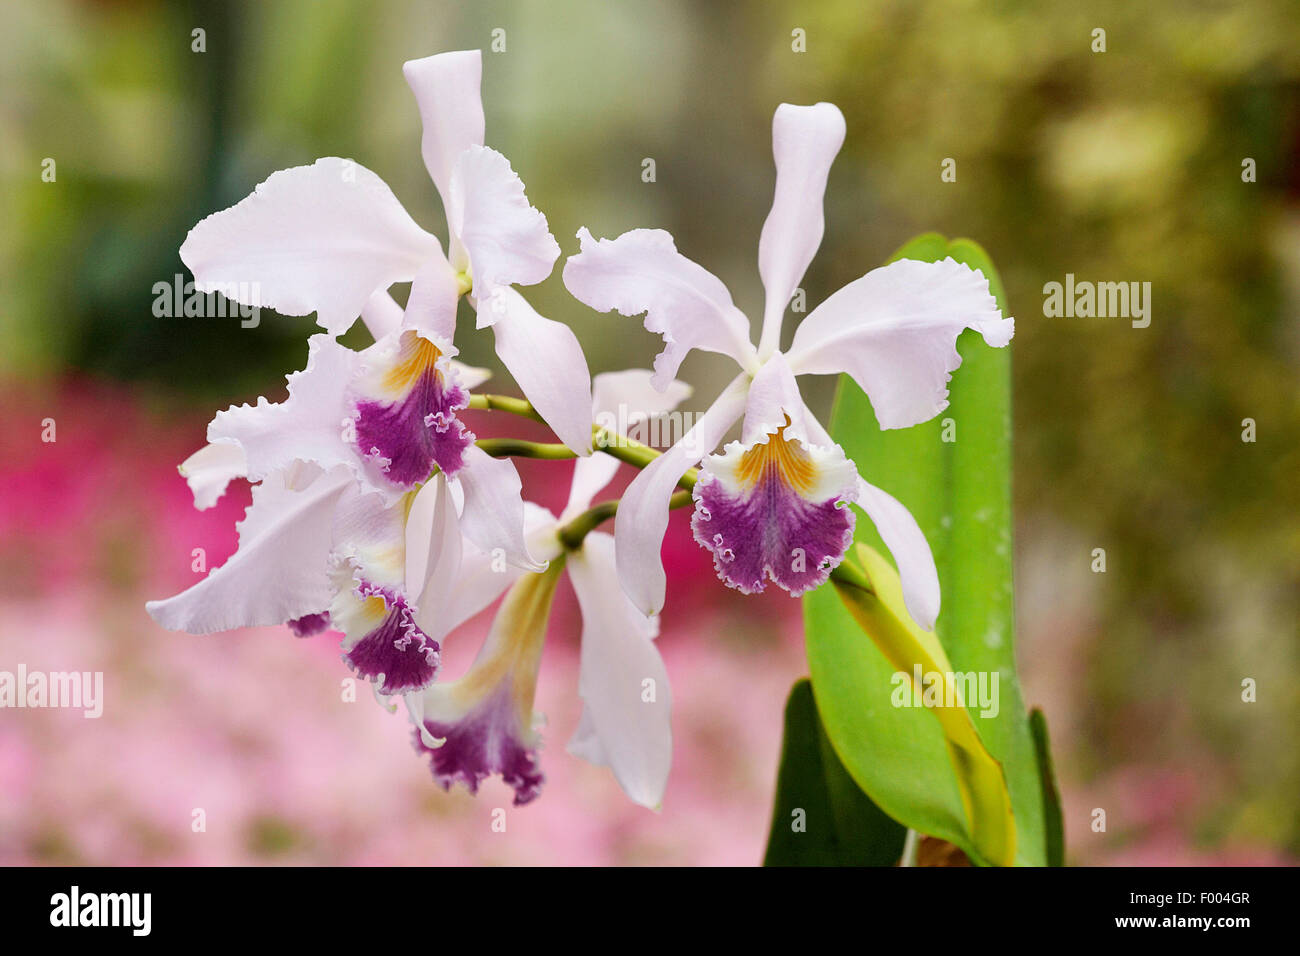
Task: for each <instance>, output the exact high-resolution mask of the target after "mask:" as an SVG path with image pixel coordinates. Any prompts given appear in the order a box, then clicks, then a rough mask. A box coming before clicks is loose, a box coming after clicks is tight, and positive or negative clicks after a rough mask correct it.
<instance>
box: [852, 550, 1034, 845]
mask: <svg viewBox="0 0 1300 956" xmlns="http://www.w3.org/2000/svg"><path fill="white" fill-rule="evenodd" d="M832 581H833V583H834V587H835V590H836V591H837V592H838V593H839V596H840V598H841V600H843V602H844V606H845V607H846V608H848V610H849V613H850V614H852V615H853V617H854V619H855V620H856V621H857V622H858V624H859V625H860V626H861V627H862V631H863V633H865V634H866V635H868V636H869V637H870V638H871V640H872V641H873V642H874V643H875V645H876V647H877V648H878V649H879V650H880V652H881V653H882V654H884V655H885V658H886V660H888V661H889V663H890V664H891V665H892V666H893V667H894V670H895V674H902V675H904V677H903V680H901V681H899V683H898V684H897V686H896V687H895V690H894V694H897V695H898V697H897V698H896V700H895V699H893V694H891V702H893V703H895V704H902V703H906V702H911V703H912V704H913V705H914V706H919V707H926V708H929V710H930V713H931V714H932V715H933V716H934V718H935V720H936V721H938V723H939V727H940V728H941V729H942V731H943V736H944V745H945V747H946V748H947V751H948V760H949V762H950V764H951V765H952V768H953V771H954V773H955V775H956V780H957V789H958V792H959V793H960V795H961V802H962V810H963V813H964V816H965V819H966V822H967V824H968V826H967V832H968V833H969V834H970V838H971V842H972V843H973V844H974V846H975V848H976V850H977V851H978V852H979V855H980V856H981V857H982V858H983V859H984V860H986V861H988V862H990V863H994V864H997V865H1000V866H1009V865H1010V864H1011V863H1013V862H1014V861H1015V850H1016V827H1015V820H1014V819H1013V816H1012V813H1011V797H1010V795H1009V794H1008V793H1007V785H1006V780H1005V778H1004V777H1003V775H1002V767H1001V766H999V764H998V762H997V761H996V760H994V759H993V757H992V755H991V754H989V752H988V750H987V749H986V748H985V747H984V742H983V741H982V740H980V736H979V732H978V731H977V730H976V729H975V723H974V721H972V720H971V715H970V712H969V711H967V710H966V707H965V699H966V697H967V696H968V693H969V692H968V690H964V689H963V688H961V687H960V686H959V685H958V683H957V681H956V680H955V679H954V676H953V666H952V664H951V663H949V661H948V656H947V655H946V654H945V653H944V651H943V646H942V645H941V644H940V643H939V639H938V638H937V637H936V636H935V635H934V634H933V633H931V632H929V631H924V630H922V629H921V628H920V627H919V626H918V625H917V623H916V622H915V621H914V620H912V617H911V615H910V614H908V612H907V608H906V606H905V605H904V603H903V585H902V583H901V582H900V581H899V579H898V572H897V571H895V570H894V568H893V567H892V566H891V565H890V564H889V562H888V561H886V560H885V558H884V557H883V556H882V555H881V554H880V552H878V551H876V550H875V549H874V548H869V547H867V546H866V545H865V544H862V543H861V542H859V543H858V544H855V545H854V546H853V552H852V554H851V555H849V556H846V557H845V559H844V563H843V564H842V565H841V566H840V570H839V571H838V572H837V573H836V575H835V577H834V578H833V579H832ZM909 675H910V676H909ZM936 692H937V693H936ZM931 694H935V698H934V700H933V701H930V700H928V699H927V697H928V695H931Z"/></svg>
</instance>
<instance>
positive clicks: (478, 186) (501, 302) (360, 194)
mask: <svg viewBox="0 0 1300 956" xmlns="http://www.w3.org/2000/svg"><path fill="white" fill-rule="evenodd" d="M402 72H403V74H404V75H405V77H406V81H407V84H408V85H409V86H410V88H411V90H412V92H413V93H414V94H415V99H416V104H417V106H418V107H419V110H420V116H421V119H422V120H423V124H424V135H423V138H422V141H421V152H422V154H423V157H424V163H425V166H426V167H427V169H428V171H429V175H430V176H431V177H432V179H433V182H434V185H435V186H436V187H437V190H438V194H439V195H440V196H441V197H442V201H443V208H444V209H445V211H446V214H447V225H448V230H449V233H450V235H449V243H448V252H447V254H444V253H443V248H442V245H441V243H440V242H439V241H438V239H437V237H435V236H433V235H431V234H430V233H428V232H426V231H425V230H424V229H422V228H421V227H420V226H419V225H417V224H416V222H415V221H414V220H413V219H412V218H411V217H410V215H408V214H407V212H406V210H405V209H403V208H402V205H401V203H399V202H398V201H397V198H396V197H395V196H394V195H393V193H392V191H391V190H390V189H389V188H388V186H387V185H385V184H384V182H383V180H381V179H380V178H379V177H378V176H377V175H376V174H375V173H373V172H371V171H370V170H368V169H366V168H365V167H363V166H360V165H358V164H356V163H354V162H352V161H351V160H344V159H339V158H337V157H326V158H323V159H318V160H317V161H316V162H315V163H314V164H312V165H311V166H296V167H293V168H292V169H284V170H281V171H279V172H277V173H273V174H272V175H271V176H270V178H268V179H267V180H266V181H265V182H263V183H261V184H260V185H259V186H258V187H257V188H256V189H255V190H254V191H253V193H252V194H251V195H249V196H247V197H246V198H244V199H243V200H241V201H240V202H238V203H236V204H235V205H234V206H232V207H230V208H229V209H226V210H224V211H222V212H218V213H214V214H213V215H211V216H208V217H207V218H206V219H204V220H203V221H202V222H200V223H199V224H198V225H196V226H195V227H194V228H193V229H192V230H190V233H189V235H188V236H187V237H186V239H185V242H184V243H183V244H182V245H181V259H183V260H184V262H185V264H186V265H187V266H189V268H190V269H191V271H192V272H193V273H194V279H195V286H196V288H198V289H199V290H201V291H206V290H210V289H221V290H222V291H227V290H231V289H238V290H240V294H243V295H245V296H246V297H248V299H249V301H247V302H244V304H246V305H258V306H268V307H271V308H275V309H277V310H279V311H280V312H284V313H286V314H288V315H306V314H308V313H310V312H315V313H316V320H317V322H318V323H319V324H320V326H321V327H322V328H324V329H325V330H326V332H327V333H328V335H329V336H330V337H331V338H332V337H333V336H337V335H338V334H340V333H342V332H345V331H346V330H347V329H348V328H349V327H350V326H351V325H352V323H353V322H354V321H355V320H356V318H357V316H358V315H360V316H361V317H362V318H363V319H364V320H365V322H366V324H367V326H368V327H369V328H370V330H371V332H372V333H373V334H374V336H375V339H376V340H377V341H376V346H375V349H376V352H375V354H373V355H372V356H370V360H371V361H370V365H371V371H372V373H373V375H372V380H368V381H367V383H366V384H367V385H368V387H369V390H368V389H367V388H366V387H361V388H359V389H358V395H357V398H358V400H359V402H367V403H369V404H362V405H360V406H359V407H360V410H361V417H360V419H359V420H358V431H359V436H358V437H359V439H360V440H361V441H363V442H369V441H371V439H372V438H373V439H375V446H376V447H377V448H378V449H379V454H380V455H381V456H383V457H387V458H389V459H390V467H391V468H392V469H393V470H394V471H395V473H397V474H400V475H402V476H405V477H412V476H414V477H418V478H421V479H422V478H423V477H424V475H421V474H420V473H419V469H420V467H423V464H424V462H421V461H416V460H414V459H415V458H416V456H415V454H414V450H413V449H409V448H408V449H406V453H407V455H408V456H409V459H410V460H408V459H401V460H399V459H396V458H394V457H393V456H392V455H391V454H390V451H394V450H395V449H393V448H392V447H391V445H392V444H393V443H392V442H391V440H390V442H389V443H385V440H384V439H385V437H386V436H390V433H391V432H392V431H393V430H394V429H397V428H402V427H404V426H407V425H409V424H410V423H411V422H417V423H418V422H420V421H422V419H423V418H426V417H429V416H433V417H435V418H439V428H440V429H441V427H442V425H443V424H444V423H445V422H446V421H447V420H449V419H450V418H451V417H452V416H453V415H454V412H455V411H456V410H457V407H456V405H457V400H458V398H459V392H458V391H457V387H456V385H455V383H453V382H448V381H446V380H445V377H444V374H445V373H444V371H443V369H442V368H441V367H440V366H439V365H438V360H439V359H440V358H441V357H443V356H447V357H450V356H454V355H455V354H456V350H455V348H454V346H453V345H452V339H453V337H454V332H455V326H456V307H457V303H458V301H459V299H460V296H461V295H466V296H467V297H468V299H469V301H470V303H471V304H472V305H473V306H474V308H475V310H476V312H477V315H478V321H477V325H478V328H480V329H482V328H487V327H489V326H490V327H491V328H492V330H493V333H494V338H495V342H496V350H497V355H498V357H499V358H500V359H501V361H502V363H503V364H504V365H505V367H506V368H507V369H508V370H509V371H510V374H511V375H512V376H513V377H514V379H515V381H516V382H517V383H518V384H519V387H520V388H521V389H523V391H524V393H525V394H526V395H527V396H528V398H529V400H530V401H531V402H532V403H533V405H534V407H536V408H537V410H538V412H539V413H540V414H541V416H542V417H543V418H544V419H545V420H546V422H547V424H549V425H550V426H551V427H552V428H553V429H554V430H555V433H556V435H558V436H559V438H560V440H561V441H563V442H565V443H566V444H567V445H569V447H570V448H572V449H573V450H574V451H575V452H577V453H578V454H579V455H584V454H587V453H588V452H589V451H590V448H591V421H590V418H589V414H590V410H591V390H590V376H589V374H588V372H587V363H586V359H585V358H584V357H583V354H582V349H581V347H580V346H579V345H578V341H577V338H576V337H575V336H574V334H573V331H572V330H571V329H570V328H569V327H568V326H566V325H564V324H563V323H560V322H555V321H552V320H550V319H546V318H543V317H542V316H540V315H538V314H537V313H536V312H535V311H534V310H533V309H532V307H531V306H529V304H528V303H527V301H526V300H525V299H524V298H523V296H521V295H520V294H519V293H518V292H516V291H515V290H514V288H513V286H514V285H534V284H536V283H538V282H541V281H542V280H543V279H545V278H546V277H547V276H549V275H550V273H551V270H552V268H553V267H554V265H555V260H556V259H557V258H558V257H559V254H560V249H559V246H558V245H557V244H556V242H555V239H554V238H553V237H552V236H551V234H550V232H549V231H548V228H547V223H546V217H545V216H543V215H542V214H541V213H540V212H538V211H537V210H536V209H534V208H533V207H532V206H530V205H529V203H528V199H527V197H526V196H525V194H524V186H523V183H522V182H521V181H520V180H519V177H518V176H517V175H516V174H515V172H514V170H513V169H512V168H511V166H510V162H509V161H508V160H507V159H506V158H505V157H504V156H502V155H501V154H500V153H498V152H497V151H496V150H493V149H490V148H488V147H486V146H484V145H483V134H484V119H483V102H482V99H481V96H480V80H481V74H482V55H481V53H480V52H479V51H478V50H468V51H462V52H456V53H442V54H438V55H437V56H430V57H426V58H424V59H421V60H411V61H409V62H407V63H406V64H405V65H404V66H403V67H402ZM397 282H412V283H413V284H412V288H411V295H410V299H409V301H408V303H407V307H406V310H405V313H403V311H402V310H401V309H399V308H398V307H397V305H396V304H395V303H394V302H393V300H392V298H391V297H390V296H389V294H388V291H387V290H388V288H389V286H391V285H393V284H394V283H397ZM240 301H241V302H242V301H244V300H243V299H241V300H240ZM422 341H423V343H427V344H422ZM322 351H323V349H322ZM381 358H386V359H387V361H386V362H385V361H381ZM398 369H402V370H405V371H406V372H409V373H410V375H409V377H408V378H406V379H403V378H402V375H401V373H399V372H398V371H397V370H398ZM427 369H433V370H434V371H435V373H436V374H432V375H431V376H429V377H427V378H421V377H420V376H419V374H418V373H419V372H421V371H424V370H427ZM403 384H405V385H407V386H410V387H408V388H405V389H404V388H402V385H403ZM390 437H391V436H390ZM456 440H457V432H456V430H455V428H454V427H452V428H451V437H450V438H449V441H450V442H451V443H453V444H454V443H455V442H456ZM366 450H367V451H369V448H368V447H367V449H366ZM423 457H424V459H426V460H433V459H434V457H435V456H433V455H432V454H425V455H424V456H423ZM438 464H439V465H440V467H442V468H443V470H444V471H447V472H449V473H450V472H451V471H454V469H452V468H448V467H447V466H446V465H445V464H444V463H443V462H438ZM407 466H409V467H407ZM427 473H428V470H427V469H425V472H424V474H425V475H427Z"/></svg>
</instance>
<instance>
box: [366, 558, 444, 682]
mask: <svg viewBox="0 0 1300 956" xmlns="http://www.w3.org/2000/svg"><path fill="white" fill-rule="evenodd" d="M355 593H356V596H357V597H358V599H360V600H362V601H364V600H366V599H367V598H370V597H382V598H383V599H384V603H385V606H386V613H385V615H384V619H383V620H382V621H381V622H380V624H379V626H378V627H376V628H374V630H372V631H370V632H368V633H367V634H366V635H365V636H363V637H362V638H361V639H360V640H358V641H357V642H356V643H355V644H354V645H353V646H352V647H351V649H349V650H348V651H346V652H344V654H343V660H344V661H345V662H347V665H348V666H349V667H350V668H351V669H352V670H353V672H355V673H356V674H357V675H358V676H360V677H364V678H366V679H367V680H370V681H374V682H378V680H379V678H380V677H382V678H383V683H382V684H381V686H380V687H379V693H381V694H384V695H386V696H390V695H393V694H406V693H410V692H411V691H416V690H420V689H422V688H424V687H427V686H428V685H429V684H431V683H433V681H434V679H435V678H436V677H437V676H438V671H439V669H440V668H441V666H442V654H441V651H442V648H441V647H440V646H439V644H438V642H437V641H435V640H433V639H432V638H430V637H429V636H428V635H427V634H425V633H424V631H422V630H421V629H420V628H419V626H418V625H417V624H416V623H415V616H414V612H413V611H412V609H411V608H410V606H409V605H408V604H407V603H406V601H405V599H403V598H402V597H401V596H400V595H398V594H396V593H395V592H394V591H392V590H390V589H388V588H382V587H377V586H375V585H370V584H364V583H363V584H360V585H358V586H357V588H356V591H355Z"/></svg>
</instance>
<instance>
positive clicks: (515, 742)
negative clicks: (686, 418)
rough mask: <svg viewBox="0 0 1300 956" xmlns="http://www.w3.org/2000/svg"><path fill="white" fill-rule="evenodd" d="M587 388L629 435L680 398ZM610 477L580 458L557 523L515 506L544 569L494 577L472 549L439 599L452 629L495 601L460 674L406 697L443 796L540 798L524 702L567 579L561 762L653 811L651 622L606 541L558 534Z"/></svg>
mask: <svg viewBox="0 0 1300 956" xmlns="http://www.w3.org/2000/svg"><path fill="white" fill-rule="evenodd" d="M593 384H594V388H593V392H594V414H596V415H599V414H602V413H613V412H614V411H615V410H616V409H618V408H620V407H621V409H622V410H623V412H624V414H625V415H628V419H627V420H628V421H629V422H630V423H632V424H635V423H636V422H637V421H642V420H646V419H648V418H649V417H651V416H654V415H658V414H661V413H664V412H668V411H671V410H672V409H673V408H675V407H676V406H677V404H678V403H679V402H680V401H682V400H683V399H684V398H686V397H687V396H688V395H689V394H690V389H689V388H688V387H687V386H685V385H683V384H682V383H680V382H670V383H668V386H667V388H666V389H665V390H664V391H663V392H662V393H660V392H657V391H656V390H654V389H652V388H651V387H650V385H649V373H648V372H645V371H643V370H631V371H627V372H617V373H607V374H604V375H597V376H596V378H595V381H594V383H593ZM629 411H630V415H629V414H628V413H629ZM617 468H618V462H617V461H616V460H615V459H613V458H610V457H606V456H599V455H598V456H593V457H590V458H581V459H579V460H578V461H577V463H576V465H575V468H574V475H573V483H572V485H571V488H570V494H569V500H568V503H567V504H566V505H565V507H564V510H563V511H562V512H561V514H560V515H559V516H558V517H557V516H555V515H553V514H551V512H549V511H547V510H546V509H545V508H542V507H540V506H538V505H533V504H529V505H527V508H528V512H529V517H528V524H529V536H528V543H529V548H530V550H531V551H532V553H533V554H536V555H537V556H538V557H539V558H542V559H544V560H548V561H549V565H548V567H547V569H546V570H545V571H543V572H542V573H540V574H522V575H521V574H520V573H518V572H517V571H514V572H511V573H510V574H509V575H503V574H501V573H499V572H496V571H493V570H491V569H490V567H489V564H490V562H489V557H488V555H486V554H485V553H483V552H481V551H478V550H476V549H473V548H470V549H469V550H471V551H472V552H473V553H468V554H466V555H465V557H464V558H463V559H462V561H461V563H460V569H461V571H460V575H459V576H458V578H457V581H456V583H455V585H454V587H453V588H452V589H451V594H452V602H453V607H452V611H451V615H450V616H451V617H452V618H453V619H455V620H456V621H457V623H459V621H461V620H464V619H465V618H467V617H469V616H470V615H471V614H473V613H475V612H477V611H478V610H481V609H482V608H484V607H486V606H487V605H488V604H490V603H491V602H492V601H493V600H495V599H496V597H497V596H499V595H500V594H501V592H502V591H506V596H505V599H504V601H502V603H501V606H500V608H499V610H498V611H497V615H496V617H495V619H494V621H493V624H492V628H491V630H490V632H489V634H488V636H487V639H486V640H485V641H484V643H483V646H482V648H481V649H480V650H479V653H478V656H477V657H476V658H475V660H474V662H473V664H472V665H471V666H470V668H469V670H468V671H467V672H466V673H465V674H464V675H463V676H462V677H459V678H457V679H456V680H452V681H446V682H438V683H435V684H431V685H430V686H429V687H427V688H426V689H425V690H424V691H423V692H422V693H421V694H420V695H411V696H409V697H408V698H407V705H408V709H409V711H410V714H411V718H412V721H413V722H414V723H415V725H416V729H417V732H416V734H415V743H416V747H417V749H418V750H420V751H421V752H422V753H424V754H426V755H427V756H428V758H429V763H430V767H431V769H432V771H433V776H434V779H435V780H436V781H437V782H438V783H440V784H441V785H442V786H443V787H444V788H450V787H451V785H452V783H453V782H455V781H460V782H462V783H464V784H465V785H466V786H467V787H468V788H469V789H470V791H472V792H477V790H478V786H479V783H480V782H481V781H482V780H483V779H484V778H485V777H487V776H490V775H492V774H499V775H500V776H501V777H502V779H503V780H504V781H505V782H506V783H507V784H509V785H510V786H511V787H513V788H514V791H515V804H516V805H522V804H525V803H528V802H529V801H530V800H532V799H534V798H535V797H536V796H537V794H538V793H539V792H540V789H541V786H542V782H543V775H542V772H541V769H540V765H539V761H538V756H537V750H538V747H539V746H540V735H539V734H538V731H537V725H538V719H537V718H536V716H535V715H534V713H533V699H534V695H535V692H536V688H537V675H538V667H539V665H540V662H541V652H542V644H543V642H544V640H545V637H546V625H547V621H548V619H549V616H550V609H551V599H552V597H553V596H554V594H555V588H556V585H557V583H558V582H559V577H560V573H561V571H562V570H564V569H567V570H568V572H569V579H570V581H572V583H573V589H574V592H575V593H576V594H577V596H578V603H579V606H580V608H581V611H582V621H583V624H582V652H581V661H580V665H579V675H578V694H579V696H581V698H582V701H583V710H582V717H581V719H580V721H579V723H578V728H577V730H576V731H575V733H574V735H573V738H572V739H571V740H570V742H569V747H568V749H569V752H570V753H572V754H574V755H576V756H579V757H582V758H584V759H586V760H588V761H590V762H591V763H593V764H596V765H599V766H608V767H610V768H611V769H612V770H613V772H614V776H615V778H616V779H617V780H618V782H619V785H620V786H622V788H623V790H624V791H625V792H626V793H627V795H628V796H629V797H630V798H631V799H632V800H634V801H635V802H637V803H639V804H641V805H642V806H647V807H652V808H657V807H658V806H659V805H660V803H661V801H662V799H663V793H664V787H665V786H666V784H667V781H668V769H669V765H670V764H671V761H672V732H671V729H670V727H669V714H670V710H671V706H672V704H671V697H670V695H669V690H668V675H667V672H666V671H665V670H664V665H663V661H662V659H661V658H660V656H659V652H658V650H657V649H656V648H655V645H654V639H655V637H656V636H657V634H658V619H657V618H652V617H648V616H647V615H645V614H643V613H642V612H641V611H639V610H638V609H637V607H636V606H635V605H634V604H633V603H632V602H631V600H630V599H629V598H628V596H627V595H626V594H625V593H624V592H623V590H622V588H620V587H619V585H618V579H617V576H616V572H615V561H614V547H615V546H614V538H613V536H612V535H609V534H606V533H604V532H600V531H590V532H588V533H587V534H586V535H585V536H584V537H583V539H582V542H581V544H579V545H578V546H576V547H569V546H568V545H566V543H565V542H563V541H562V540H561V538H560V535H559V533H560V529H561V528H562V527H563V526H564V525H565V524H566V523H567V522H569V521H570V520H571V519H573V518H574V517H576V516H577V515H579V514H581V513H582V512H583V511H585V510H586V509H587V508H588V507H589V506H590V504H591V501H592V498H593V497H594V496H595V495H596V494H597V493H598V492H599V491H600V490H601V489H603V488H604V487H605V486H606V485H607V484H608V483H609V481H610V479H611V478H613V476H614V473H615V471H616V470H617ZM507 588H508V589H509V590H508V591H507Z"/></svg>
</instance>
